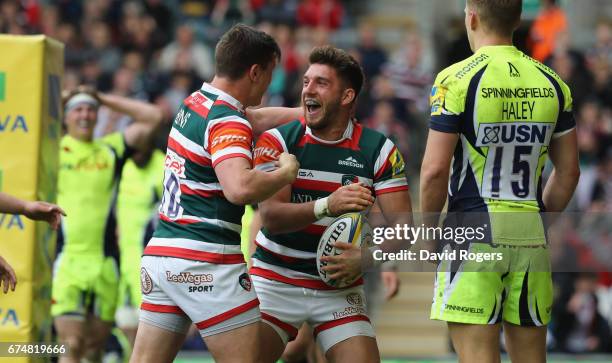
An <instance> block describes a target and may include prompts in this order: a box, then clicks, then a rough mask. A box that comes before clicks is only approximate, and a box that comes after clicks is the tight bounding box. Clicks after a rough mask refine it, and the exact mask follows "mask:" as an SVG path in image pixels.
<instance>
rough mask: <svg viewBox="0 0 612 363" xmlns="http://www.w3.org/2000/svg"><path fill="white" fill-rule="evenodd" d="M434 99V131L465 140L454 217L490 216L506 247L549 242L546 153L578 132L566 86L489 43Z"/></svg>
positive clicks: (452, 72) (453, 70) (456, 173)
mask: <svg viewBox="0 0 612 363" xmlns="http://www.w3.org/2000/svg"><path fill="white" fill-rule="evenodd" d="M430 102H431V123H430V128H431V129H433V130H436V131H440V132H448V133H456V134H459V137H460V139H459V142H458V145H457V148H456V150H455V154H454V158H453V162H452V171H451V178H450V184H449V188H448V195H449V204H448V210H449V212H485V214H486V213H490V214H491V218H492V219H493V218H494V217H495V218H497V219H498V221H497V222H500V223H497V222H496V221H491V223H492V224H493V226H492V227H493V231H492V233H493V238H494V239H498V240H499V241H500V242H512V241H515V242H516V241H521V242H520V243H528V244H540V243H543V242H544V231H543V229H542V223H541V220H540V218H537V213H538V212H540V211H543V210H544V205H543V202H542V171H543V169H544V166H545V163H546V161H547V159H548V148H549V145H550V142H551V139H552V138H555V137H559V136H561V135H564V134H566V133H568V132H570V131H571V130H572V129H573V128H574V127H575V121H574V118H573V116H572V97H571V94H570V90H569V88H568V86H567V85H566V84H565V83H564V82H563V81H562V80H561V79H560V78H559V76H558V75H557V74H555V73H554V72H553V71H552V70H551V69H549V68H548V67H546V66H544V65H543V64H541V63H539V62H537V61H536V60H534V59H532V58H530V57H528V56H527V55H525V54H524V53H522V52H521V51H519V50H518V49H516V48H515V47H513V46H488V47H482V48H480V49H479V50H478V52H476V54H474V55H473V56H472V57H470V58H468V59H466V60H464V61H462V62H459V63H456V64H454V65H452V66H450V67H448V68H446V69H445V70H443V71H442V72H440V74H439V75H438V77H437V78H436V81H435V84H434V86H433V89H432V92H431V99H430ZM491 212H520V213H525V212H527V214H526V215H525V217H519V219H520V223H513V222H509V219H508V218H511V217H512V218H514V217H513V216H512V215H510V214H507V213H505V214H503V215H502V214H500V213H491ZM518 214H519V213H514V215H515V216H516V215H518ZM529 215H531V217H528V216H529ZM500 216H503V219H504V221H502V217H500ZM533 217H536V218H533ZM502 222H503V223H502ZM514 222H518V220H516V219H515V220H514ZM516 225H521V227H522V228H518V229H517V228H516Z"/></svg>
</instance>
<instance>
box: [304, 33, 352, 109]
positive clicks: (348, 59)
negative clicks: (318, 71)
mask: <svg viewBox="0 0 612 363" xmlns="http://www.w3.org/2000/svg"><path fill="white" fill-rule="evenodd" d="M308 61H309V62H310V64H325V65H328V66H330V67H332V68H333V69H335V70H336V73H338V76H339V77H340V79H342V81H344V82H346V83H347V84H348V85H349V87H350V88H352V89H354V90H355V99H357V96H359V92H360V91H361V87H362V86H363V79H364V75H363V70H362V69H361V66H360V65H359V62H357V60H355V58H353V56H351V55H350V54H348V53H347V52H346V51H344V50H342V49H339V48H335V47H332V46H329V45H326V46H322V47H316V48H315V49H313V50H312V52H310V57H309V59H308Z"/></svg>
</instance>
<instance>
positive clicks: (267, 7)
mask: <svg viewBox="0 0 612 363" xmlns="http://www.w3.org/2000/svg"><path fill="white" fill-rule="evenodd" d="M297 6H298V4H297V0H267V1H265V2H264V4H263V5H262V6H261V7H260V8H259V9H258V10H257V19H258V21H259V22H269V23H272V24H287V25H295V22H296V21H295V14H296V12H297Z"/></svg>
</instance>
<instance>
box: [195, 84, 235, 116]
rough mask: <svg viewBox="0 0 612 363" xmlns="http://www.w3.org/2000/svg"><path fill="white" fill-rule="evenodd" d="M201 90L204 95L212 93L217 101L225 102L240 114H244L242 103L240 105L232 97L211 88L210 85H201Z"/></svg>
mask: <svg viewBox="0 0 612 363" xmlns="http://www.w3.org/2000/svg"><path fill="white" fill-rule="evenodd" d="M201 90H202V91H204V92H206V93H212V94H213V95H216V96H217V99H218V100H221V101H225V102H227V103H229V104H230V105H232V106H234V107H235V108H237V109H238V110H240V112H242V113H244V106H243V105H242V103H240V101H238V100H237V99H235V98H234V97H232V96H230V95H229V94H228V93H226V92H223V91H221V90H220V89H218V88H216V87H213V86H212V85H210V84H209V83H206V82H204V84H202V88H201Z"/></svg>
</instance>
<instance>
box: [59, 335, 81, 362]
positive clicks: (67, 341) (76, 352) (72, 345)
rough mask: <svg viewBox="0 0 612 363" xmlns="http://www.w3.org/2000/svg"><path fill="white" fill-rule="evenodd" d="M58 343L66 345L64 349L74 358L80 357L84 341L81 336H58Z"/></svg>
mask: <svg viewBox="0 0 612 363" xmlns="http://www.w3.org/2000/svg"><path fill="white" fill-rule="evenodd" d="M59 340H60V344H64V345H65V346H66V351H67V352H68V355H69V356H71V357H75V358H81V357H82V356H83V353H84V351H85V341H84V339H83V338H82V337H79V336H76V335H74V336H73V335H70V336H64V337H61V336H60V339H59Z"/></svg>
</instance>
